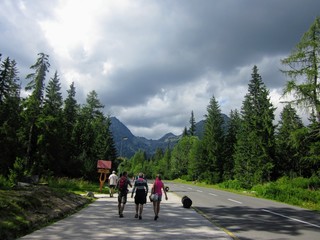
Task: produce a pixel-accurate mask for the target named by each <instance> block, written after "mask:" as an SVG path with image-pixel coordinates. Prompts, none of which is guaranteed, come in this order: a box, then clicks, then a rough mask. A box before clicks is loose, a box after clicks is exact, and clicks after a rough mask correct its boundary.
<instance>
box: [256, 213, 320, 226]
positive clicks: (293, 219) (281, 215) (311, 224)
mask: <svg viewBox="0 0 320 240" xmlns="http://www.w3.org/2000/svg"><path fill="white" fill-rule="evenodd" d="M262 211H265V212H268V213H271V214H274V215H278V216H280V217H284V218H288V219H290V220H292V221H296V222H300V223H304V224H307V225H310V226H313V227H316V228H320V226H319V225H316V224H313V223H309V222H306V221H302V220H299V219H296V218H292V217H288V216H286V215H283V214H280V213H276V212H272V211H269V210H267V209H262Z"/></svg>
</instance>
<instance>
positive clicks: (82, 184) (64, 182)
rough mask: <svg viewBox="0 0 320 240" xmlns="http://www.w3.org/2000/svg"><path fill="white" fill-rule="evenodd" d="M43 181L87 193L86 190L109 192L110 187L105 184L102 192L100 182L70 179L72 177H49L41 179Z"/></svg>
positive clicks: (53, 185)
mask: <svg viewBox="0 0 320 240" xmlns="http://www.w3.org/2000/svg"><path fill="white" fill-rule="evenodd" d="M41 182H42V183H45V184H46V183H47V184H48V186H49V187H51V188H55V189H65V190H67V191H71V192H74V193H77V194H85V193H86V192H93V193H103V194H108V193H109V188H108V187H107V185H106V184H105V185H104V186H103V187H102V191H101V192H100V183H99V181H97V182H89V181H86V180H83V179H81V178H80V179H70V178H48V179H41Z"/></svg>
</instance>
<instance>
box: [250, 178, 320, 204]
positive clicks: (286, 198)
mask: <svg viewBox="0 0 320 240" xmlns="http://www.w3.org/2000/svg"><path fill="white" fill-rule="evenodd" d="M318 183H319V178H317V177H312V178H309V179H307V178H301V177H298V178H294V179H289V178H288V177H283V178H280V179H278V180H277V181H276V182H270V183H266V184H259V185H256V186H254V187H253V188H252V190H253V191H255V192H256V195H257V196H259V197H264V198H268V199H273V200H276V201H280V202H285V203H288V204H293V205H297V206H301V207H307V208H309V209H314V210H320V191H319V190H315V189H317V188H318ZM310 186H312V187H310Z"/></svg>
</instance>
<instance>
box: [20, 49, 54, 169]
mask: <svg viewBox="0 0 320 240" xmlns="http://www.w3.org/2000/svg"><path fill="white" fill-rule="evenodd" d="M38 56H39V58H38V59H37V61H36V63H35V64H34V65H32V66H31V67H30V69H32V70H34V73H31V74H29V75H27V79H29V80H30V82H29V83H28V84H27V86H26V88H25V89H26V90H27V91H28V90H31V91H32V93H31V95H30V96H29V97H28V98H27V99H26V101H25V102H24V108H25V111H24V113H23V117H24V120H25V126H26V128H27V131H28V133H27V136H28V139H27V168H28V170H30V171H31V174H35V173H39V171H40V169H39V167H40V166H39V164H40V160H39V156H36V152H37V141H38V135H39V129H38V126H37V120H38V118H39V116H40V114H41V110H42V105H43V97H44V96H43V95H44V93H43V90H44V84H45V78H46V74H47V72H48V71H49V67H50V64H49V61H48V58H49V56H48V55H46V54H44V53H39V54H38Z"/></svg>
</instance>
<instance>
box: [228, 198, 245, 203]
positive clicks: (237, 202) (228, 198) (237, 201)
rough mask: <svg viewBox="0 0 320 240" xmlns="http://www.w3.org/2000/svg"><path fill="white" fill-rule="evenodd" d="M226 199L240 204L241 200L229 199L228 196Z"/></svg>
mask: <svg viewBox="0 0 320 240" xmlns="http://www.w3.org/2000/svg"><path fill="white" fill-rule="evenodd" d="M228 200H229V201H231V202H235V203H239V204H242V202H239V201H236V200H233V199H231V198H228Z"/></svg>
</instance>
